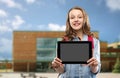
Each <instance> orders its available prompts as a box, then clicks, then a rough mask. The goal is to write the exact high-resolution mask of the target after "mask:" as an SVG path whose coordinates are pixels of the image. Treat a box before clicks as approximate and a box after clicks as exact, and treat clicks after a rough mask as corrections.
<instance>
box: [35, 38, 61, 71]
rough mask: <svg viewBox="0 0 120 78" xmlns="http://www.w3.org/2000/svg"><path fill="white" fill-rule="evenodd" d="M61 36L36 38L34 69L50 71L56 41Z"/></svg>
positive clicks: (54, 54)
mask: <svg viewBox="0 0 120 78" xmlns="http://www.w3.org/2000/svg"><path fill="white" fill-rule="evenodd" d="M59 40H61V38H37V51H36V52H37V57H36V59H37V63H36V67H37V68H36V71H39V72H48V71H51V69H50V63H51V61H52V60H53V59H54V57H55V56H56V43H57V41H59Z"/></svg>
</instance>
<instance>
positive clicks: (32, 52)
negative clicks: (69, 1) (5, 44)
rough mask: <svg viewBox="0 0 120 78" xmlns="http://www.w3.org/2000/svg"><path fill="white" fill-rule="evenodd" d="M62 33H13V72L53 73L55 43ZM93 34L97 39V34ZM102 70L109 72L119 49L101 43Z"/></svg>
mask: <svg viewBox="0 0 120 78" xmlns="http://www.w3.org/2000/svg"><path fill="white" fill-rule="evenodd" d="M64 34H65V33H64V32H63V31H14V32H13V70H14V72H33V71H34V72H53V70H52V69H51V68H50V64H51V61H52V60H53V58H54V57H55V56H56V42H57V41H59V40H61V38H62V37H63V35H64ZM94 34H95V35H96V36H97V37H99V35H98V34H99V33H98V32H94ZM100 45H101V48H100V49H101V60H102V62H101V63H102V70H103V71H110V70H112V68H113V65H114V63H115V61H116V57H117V55H118V53H119V55H120V49H114V48H108V44H107V43H106V42H101V43H100Z"/></svg>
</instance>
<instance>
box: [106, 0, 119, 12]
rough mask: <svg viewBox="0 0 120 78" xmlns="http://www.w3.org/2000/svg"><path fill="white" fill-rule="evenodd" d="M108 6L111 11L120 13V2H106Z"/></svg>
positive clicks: (116, 0) (114, 0)
mask: <svg viewBox="0 0 120 78" xmlns="http://www.w3.org/2000/svg"><path fill="white" fill-rule="evenodd" d="M105 1H106V5H107V7H108V8H110V10H111V11H117V10H119V11H120V0H105Z"/></svg>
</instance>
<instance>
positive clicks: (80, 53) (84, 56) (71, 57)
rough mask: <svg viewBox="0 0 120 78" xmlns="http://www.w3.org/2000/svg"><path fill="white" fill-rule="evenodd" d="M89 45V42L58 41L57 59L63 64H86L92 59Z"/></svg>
mask: <svg viewBox="0 0 120 78" xmlns="http://www.w3.org/2000/svg"><path fill="white" fill-rule="evenodd" d="M91 45H92V43H91V42H90V41H66V42H64V41H58V43H57V57H58V58H60V59H61V60H62V63H63V64H65V63H68V64H74V63H76V64H77V63H78V64H87V61H88V59H90V58H91V57H92V46H91Z"/></svg>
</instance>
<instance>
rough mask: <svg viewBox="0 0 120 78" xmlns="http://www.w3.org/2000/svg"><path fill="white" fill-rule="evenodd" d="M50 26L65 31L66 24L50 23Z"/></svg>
mask: <svg viewBox="0 0 120 78" xmlns="http://www.w3.org/2000/svg"><path fill="white" fill-rule="evenodd" d="M48 28H49V29H50V30H52V31H65V28H66V26H65V25H63V26H60V25H58V24H53V23H50V24H48Z"/></svg>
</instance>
